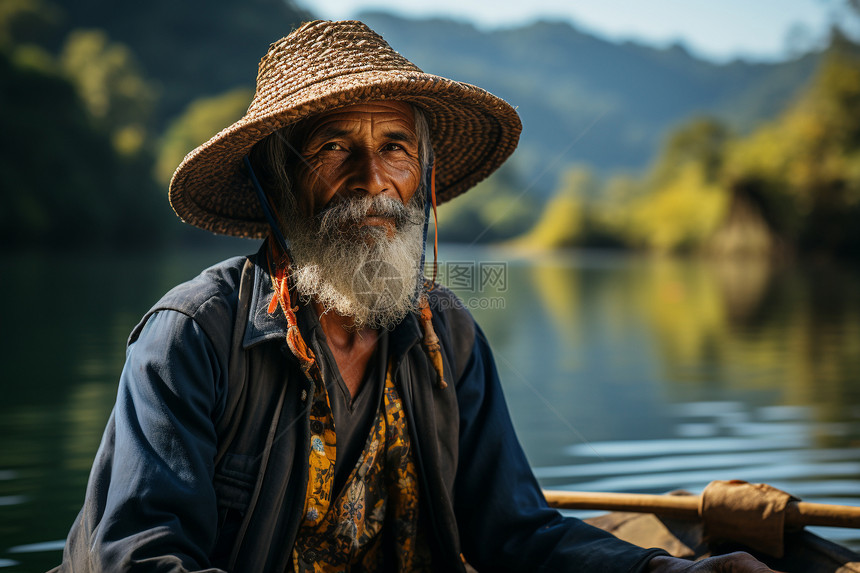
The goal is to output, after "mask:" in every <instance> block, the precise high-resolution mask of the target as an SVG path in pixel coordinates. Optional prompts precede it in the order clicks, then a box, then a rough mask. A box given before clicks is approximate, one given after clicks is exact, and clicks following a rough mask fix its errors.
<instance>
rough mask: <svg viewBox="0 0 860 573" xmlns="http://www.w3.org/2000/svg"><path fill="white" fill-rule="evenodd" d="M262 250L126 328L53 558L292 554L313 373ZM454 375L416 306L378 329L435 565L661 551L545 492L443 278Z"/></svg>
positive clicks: (151, 560)
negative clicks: (570, 509) (74, 512)
mask: <svg viewBox="0 0 860 573" xmlns="http://www.w3.org/2000/svg"><path fill="white" fill-rule="evenodd" d="M261 257H262V256H261V255H260V254H258V255H256V256H252V257H248V258H245V257H238V258H234V259H230V260H227V261H225V262H223V263H221V264H219V265H216V266H214V267H212V268H210V269H207V270H206V271H204V272H203V273H202V274H201V275H200V276H198V277H197V278H195V279H193V280H191V281H189V282H187V283H184V284H182V285H180V286H178V287H176V288H175V289H173V290H172V291H170V292H169V293H168V294H167V295H165V297H164V298H163V299H162V300H161V301H160V302H159V303H158V304H156V305H155V306H154V307H153V309H152V310H151V311H150V312H149V313H148V314H147V315H146V316H145V317H144V319H143V321H141V323H140V324H139V325H138V327H137V328H136V329H135V330H134V331H133V333H132V335H131V338H130V341H129V347H128V353H127V360H126V364H125V368H124V369H123V373H122V377H121V380H120V385H119V391H118V396H117V402H116V406H115V408H114V411H113V413H112V415H111V418H110V421H109V423H108V427H107V429H106V430H105V434H104V437H103V439H102V443H101V446H100V448H99V451H98V454H97V456H96V460H95V463H94V465H93V470H92V474H91V476H90V481H89V485H88V488H87V494H86V500H85V504H84V507H83V509H82V510H81V513H80V515H79V516H78V519H77V520H76V522H75V524H74V526H73V527H72V530H71V532H70V534H69V539H68V542H67V543H66V549H65V551H64V556H63V564H62V565H61V567H60V570H62V571H111V572H113V571H125V570H132V569H133V570H135V571H138V570H139V571H198V570H203V571H223V570H226V571H248V572H265V571H273V572H279V573H280V572H282V571H285V570H288V568H289V563H290V553H291V549H292V544H293V540H294V539H295V535H296V531H297V528H298V525H299V521H300V517H301V508H302V506H303V503H304V492H305V485H306V479H307V474H308V472H307V463H308V461H307V460H308V455H307V451H308V447H309V437H310V430H309V420H308V415H307V413H308V410H307V407H308V405H309V403H310V401H309V400H308V397H310V396H313V386H312V384H313V383H312V382H311V381H310V380H309V379H308V378H307V377H305V376H304V374H303V373H302V372H301V370H300V369H299V367H298V363H297V361H296V359H295V358H294V357H293V356H292V355H291V354H290V352H289V350H288V349H287V347H286V344H285V334H286V324H285V321H284V319H283V315H282V314H281V313H280V312H278V313H275V314H274V315H270V314H268V312H267V307H268V303H269V300H270V299H271V295H272V290H271V289H272V287H271V280H270V278H269V275H268V273H267V272H266V271H265V270H264V265H261V264H259V263H260V262H261V261H263V262H264V259H262V258H261ZM430 306H431V309H432V311H433V324H434V327H435V329H436V332H437V334H438V336H439V338H440V340H441V343H442V347H443V358H444V366H445V372H446V378H448V381H449V383H450V385H449V387H448V388H446V389H442V388H441V387H440V386H439V385H438V384H436V382H435V371H434V370H433V367H432V365H431V364H430V363H429V361H428V359H427V356H426V354H425V352H424V350H423V348H422V345H421V336H422V334H421V329H420V328H419V325H418V322H417V319H416V317H414V316H412V315H410V316H408V317H407V318H405V319H404V320H403V321H402V322H401V324H399V325H398V326H397V327H396V328H395V330H394V331H393V332H392V333H391V335H390V338H389V339H390V343H389V351H390V353H391V356H392V358H393V360H394V364H395V373H396V374H395V382H396V384H397V385H398V390H399V392H400V395H401V397H402V398H403V401H404V408H405V410H406V412H407V416H408V422H409V429H410V432H411V434H412V441H413V445H414V447H415V451H416V457H417V462H418V467H419V471H420V476H421V490H420V491H421V502H422V506H421V507H422V515H423V516H424V517H425V522H424V523H425V526H426V527H427V529H428V531H429V532H430V540H431V547H432V548H433V555H434V570H435V571H463V570H464V565H463V563H462V558H463V557H465V559H466V560H467V561H468V562H469V563H470V564H471V565H472V566H474V567H475V568H476V569H477V570H478V571H618V572H627V571H643V570H645V568H646V564H647V561H648V560H649V559H650V558H651V557H653V556H654V555H655V554H658V553H661V552H659V551H645V550H642V549H640V548H637V547H635V546H633V545H630V544H627V543H625V542H622V541H619V540H618V539H616V538H615V537H613V536H611V535H609V534H607V533H605V532H602V531H600V530H598V529H595V528H593V527H591V526H589V525H586V524H584V523H582V522H581V521H579V520H576V519H572V518H563V517H562V516H561V515H560V514H559V513H558V512H557V511H555V510H553V509H550V508H548V507H547V505H546V502H545V500H544V498H543V495H542V493H541V491H540V488H539V486H538V484H537V482H536V480H535V478H534V476H533V475H532V472H531V470H530V468H529V465H528V462H527V461H526V458H525V455H524V454H523V452H522V449H521V448H520V445H519V443H518V441H517V438H516V436H515V434H514V429H513V426H512V424H511V421H510V417H509V414H508V410H507V407H506V405H505V402H504V398H503V396H502V391H501V387H500V385H499V380H498V375H497V373H496V369H495V366H494V364H493V358H492V354H491V352H490V349H489V346H488V345H487V341H486V339H485V338H484V336H483V334H482V333H481V331H480V329H479V328H478V327H477V326H476V325H475V323H474V321H473V320H472V318H471V315H469V313H468V312H467V311H466V310H464V309H463V308H462V305H461V304H460V302H459V300H458V299H457V298H456V297H455V296H454V295H453V294H452V293H450V291H448V290H446V289H444V288H441V287H439V288H436V289H434V290H433V291H431V295H430Z"/></svg>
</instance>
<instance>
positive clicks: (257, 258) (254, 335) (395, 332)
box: [242, 243, 423, 357]
mask: <svg viewBox="0 0 860 573" xmlns="http://www.w3.org/2000/svg"><path fill="white" fill-rule="evenodd" d="M265 249H266V244H265V243H263V246H262V247H260V250H259V251H257V253H256V254H254V255H251V256H249V257H248V258H249V259H250V261H251V263H252V264H253V265H254V288H253V295H252V298H251V306H250V309H249V310H250V312H249V314H248V324H247V325H246V326H245V335H244V337H243V339H242V347H243V348H244V349H246V350H247V349H248V348H250V347H252V346H255V345H257V344H260V343H261V342H266V341H269V340H273V339H280V340H284V339H285V338H286V336H287V321H286V319H285V318H284V315H283V313H282V312H281V310H280V309H278V310H277V311H275V312H274V313H273V314H269V302H270V301H271V300H272V295H273V294H274V290H273V287H272V279H271V276H270V275H269V270H268V268H267V265H266V251H265ZM302 314H303V313H301V312H299V313H296V317H297V319H298V320H299V321H301V320H302ZM300 326H302V325H300ZM303 330H304V329H303ZM422 337H423V334H422V332H421V327H420V325H419V324H418V318H417V317H416V316H415V313H409V314H408V315H406V317H405V318H404V319H403V320H401V321H400V323H399V324H397V326H395V327H394V328H393V329H392V331H391V333H390V334H389V337H388V339H389V351H390V352H391V355H392V356H395V357H397V356H401V355H402V354H405V353H406V352H407V351H408V350H409V349H410V348H411V347H412V346H414V345H415V344H416V343H417V342H418V341H419V340H421V338H422Z"/></svg>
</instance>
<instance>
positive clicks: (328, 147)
mask: <svg viewBox="0 0 860 573" xmlns="http://www.w3.org/2000/svg"><path fill="white" fill-rule="evenodd" d="M320 149H321V150H322V151H341V150H342V149H343V148H342V147H341V146H340V144H339V143H335V142H334V141H330V142H328V143H326V144H325V145H323V146H322V147H321V148H320Z"/></svg>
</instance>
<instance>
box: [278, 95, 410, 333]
mask: <svg viewBox="0 0 860 573" xmlns="http://www.w3.org/2000/svg"><path fill="white" fill-rule="evenodd" d="M293 136H294V137H295V141H296V142H297V143H298V150H299V152H300V154H301V158H300V160H299V162H298V166H297V167H295V168H294V171H293V187H292V188H293V198H295V202H292V201H289V202H288V203H287V205H286V207H285V209H284V212H283V229H284V234H285V236H286V238H287V240H288V241H289V243H290V253H291V255H292V261H293V265H292V269H291V272H292V275H291V276H292V279H293V282H294V285H295V287H296V290H297V291H298V292H299V294H300V296H303V297H306V298H308V299H313V300H315V301H317V302H318V303H320V304H321V305H322V306H323V308H324V309H325V311H326V312H327V311H334V312H336V313H338V314H340V315H342V316H349V317H352V318H353V319H354V325H355V326H356V328H360V327H370V328H391V327H393V326H394V325H395V324H397V323H398V322H399V321H400V320H401V319H402V318H403V317H404V316H405V315H406V313H408V312H410V311H412V310H414V309H415V304H416V302H415V301H416V300H417V292H418V289H419V288H420V286H421V280H420V279H421V268H420V261H421V254H422V250H423V246H424V240H423V239H424V219H425V217H424V200H423V199H424V198H423V196H422V195H423V194H421V193H416V190H417V189H418V187H419V183H420V181H421V164H420V161H419V142H418V135H417V133H416V129H415V119H414V113H413V111H412V108H411V107H410V106H409V105H408V104H404V103H400V102H376V103H369V104H362V105H355V106H351V107H348V108H343V109H339V110H336V111H333V112H330V113H327V114H324V115H321V116H318V117H316V118H313V119H310V120H306V121H305V122H303V123H302V124H301V125H299V126H297V127H296V131H295V132H294V134H293Z"/></svg>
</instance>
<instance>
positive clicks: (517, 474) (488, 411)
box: [454, 329, 665, 573]
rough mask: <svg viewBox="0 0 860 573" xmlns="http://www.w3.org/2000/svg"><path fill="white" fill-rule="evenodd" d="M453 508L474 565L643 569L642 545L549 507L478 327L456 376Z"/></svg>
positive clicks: (484, 567)
mask: <svg viewBox="0 0 860 573" xmlns="http://www.w3.org/2000/svg"><path fill="white" fill-rule="evenodd" d="M457 399H458V402H459V408H460V446H459V447H460V453H459V456H460V457H459V459H460V461H459V464H458V471H457V477H456V481H455V499H454V503H455V508H456V513H457V522H458V528H459V531H460V538H461V542H462V548H463V552H464V555H465V557H466V560H467V561H468V562H469V563H470V564H471V565H473V566H474V567H475V568H476V569H477V570H478V571H594V572H597V571H606V572H619V573H621V572H628V571H644V570H645V568H646V567H647V563H648V561H649V560H650V559H651V558H652V557H654V556H655V555H661V554H665V552H663V551H662V550H643V549H641V548H639V547H636V546H634V545H631V544H629V543H627V542H624V541H621V540H619V539H618V538H616V537H614V536H613V535H611V534H609V533H606V532H604V531H602V530H600V529H597V528H595V527H592V526H590V525H588V524H586V523H584V522H582V521H580V520H578V519H574V518H565V517H562V516H561V514H560V513H559V512H558V511H556V510H555V509H552V508H549V507H548V506H547V504H546V500H545V499H544V496H543V493H542V492H541V489H540V486H539V485H538V483H537V480H536V479H535V477H534V475H533V474H532V471H531V468H530V467H529V464H528V461H527V459H526V457H525V454H524V453H523V451H522V448H521V447H520V444H519V441H518V440H517V437H516V435H515V433H514V428H513V425H512V424H511V420H510V415H509V414H508V409H507V406H506V405H505V401H504V397H503V395H502V389H501V385H500V384H499V378H498V374H497V373H496V368H495V364H494V362H493V357H492V354H491V352H490V349H489V346H488V344H487V341H486V339H485V338H484V334H483V333H482V332H481V331H480V329H478V330H477V331H476V336H475V345H474V349H473V351H472V355H471V357H470V359H469V362H468V364H467V366H466V369H465V371H464V373H463V375H462V377H461V379H460V380H459V381H458V385H457Z"/></svg>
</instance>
